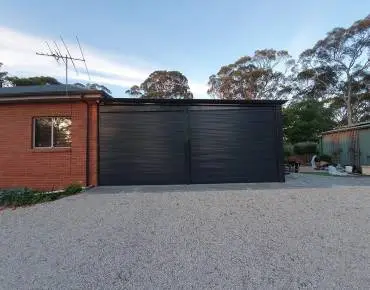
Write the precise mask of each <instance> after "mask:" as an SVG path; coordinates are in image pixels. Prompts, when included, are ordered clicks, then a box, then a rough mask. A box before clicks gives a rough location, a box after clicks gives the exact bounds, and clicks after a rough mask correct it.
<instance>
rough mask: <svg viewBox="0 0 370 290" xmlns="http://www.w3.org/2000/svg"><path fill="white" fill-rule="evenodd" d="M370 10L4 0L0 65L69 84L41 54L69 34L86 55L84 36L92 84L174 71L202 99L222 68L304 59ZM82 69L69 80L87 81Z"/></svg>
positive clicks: (120, 86)
mask: <svg viewBox="0 0 370 290" xmlns="http://www.w3.org/2000/svg"><path fill="white" fill-rule="evenodd" d="M369 13H370V2H369V1H365V0H356V1H340V0H337V1H334V0H326V1H325V0H321V1H319V0H312V1H293V0H291V1H283V0H281V1H273V0H270V1H267V0H264V1H263V0H262V1H247V0H229V1H226V0H224V1H217V0H213V1H211V0H198V1H195V0H187V1H185V0H184V1H180V0H178V1H170V0H167V1H165V0H156V1H149V0H146V1H144V0H142V1H140V0H137V1H131V0H130V1H129V0H125V1H91V0H90V1H85V0H81V1H76V0H75V1H70V0H64V1H42V0H39V1H37V0H35V1H28V0H27V1H26V0H23V1H22V0H18V1H11V0H2V1H1V17H0V36H1V41H0V62H3V63H4V65H5V69H6V70H7V71H9V72H10V73H11V74H19V75H45V74H48V75H53V76H55V77H57V78H59V79H60V80H62V81H63V77H62V76H63V68H61V67H58V66H57V64H55V63H54V62H53V61H52V60H45V59H42V58H41V57H37V56H36V55H35V52H36V51H47V47H46V44H45V43H44V41H45V40H47V41H48V42H52V40H58V39H59V35H63V37H64V38H65V40H66V41H67V42H68V45H70V46H71V50H72V51H73V54H76V55H77V56H79V52H78V50H77V47H76V46H75V40H74V36H75V35H78V36H79V38H80V40H81V42H82V43H83V47H84V50H85V53H86V58H87V61H88V66H89V68H90V70H91V71H92V74H91V75H92V81H96V82H100V83H103V84H106V85H107V86H108V87H109V88H111V89H112V91H113V94H114V96H117V97H123V96H124V91H125V88H126V87H128V86H130V85H133V84H135V83H137V84H139V83H140V82H141V81H142V80H144V79H145V77H146V76H147V75H148V74H149V73H150V72H151V71H153V70H155V69H168V70H179V71H181V72H182V73H184V74H185V75H186V77H187V78H188V79H189V81H190V85H191V89H192V90H193V92H194V94H195V97H206V89H207V86H206V84H207V80H208V77H209V76H210V75H211V74H212V73H216V72H217V71H218V69H219V68H220V66H222V65H224V64H228V63H231V62H233V61H235V60H236V59H237V58H239V57H240V56H243V55H248V54H252V53H253V52H254V51H255V50H256V49H263V48H274V49H287V50H288V51H289V52H290V53H291V54H292V55H293V56H297V55H298V54H299V53H300V52H301V51H302V50H304V49H305V48H309V47H310V46H312V45H313V44H314V43H315V42H316V41H317V40H318V39H320V38H322V37H323V36H325V33H326V32H328V31H329V30H331V29H332V28H334V27H336V26H348V25H350V24H352V23H353V22H354V21H355V20H358V19H360V18H363V17H365V16H366V15H367V14H369ZM4 39H5V40H4ZM79 70H80V74H79V75H75V74H74V73H73V72H71V80H70V82H73V81H74V80H76V81H81V82H86V81H88V79H87V76H86V75H85V74H84V72H83V69H82V67H81V68H80V69H79Z"/></svg>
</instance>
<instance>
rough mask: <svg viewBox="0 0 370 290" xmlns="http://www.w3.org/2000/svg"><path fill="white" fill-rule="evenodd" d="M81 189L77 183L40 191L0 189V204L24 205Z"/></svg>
mask: <svg viewBox="0 0 370 290" xmlns="http://www.w3.org/2000/svg"><path fill="white" fill-rule="evenodd" d="M81 191H82V186H81V185H80V184H78V183H73V184H71V185H69V186H68V187H67V188H66V189H65V190H63V191H56V192H49V193H47V192H40V191H36V190H32V189H29V188H15V189H3V190H1V189H0V206H5V207H7V206H24V205H31V204H36V203H42V202H48V201H53V200H57V199H59V198H62V197H64V196H69V195H73V194H76V193H79V192H81Z"/></svg>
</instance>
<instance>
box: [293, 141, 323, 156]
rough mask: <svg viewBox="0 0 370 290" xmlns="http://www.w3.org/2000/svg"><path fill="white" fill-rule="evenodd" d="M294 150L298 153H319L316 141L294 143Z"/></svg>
mask: <svg viewBox="0 0 370 290" xmlns="http://www.w3.org/2000/svg"><path fill="white" fill-rule="evenodd" d="M293 151H294V153H295V154H297V155H303V154H315V153H317V143H316V142H299V143H296V144H294V145H293Z"/></svg>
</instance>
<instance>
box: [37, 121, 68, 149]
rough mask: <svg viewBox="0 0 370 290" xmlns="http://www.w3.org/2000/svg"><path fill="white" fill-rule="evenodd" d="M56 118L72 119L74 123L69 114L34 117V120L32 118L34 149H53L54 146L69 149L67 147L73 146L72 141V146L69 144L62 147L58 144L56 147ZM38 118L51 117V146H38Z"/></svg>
mask: <svg viewBox="0 0 370 290" xmlns="http://www.w3.org/2000/svg"><path fill="white" fill-rule="evenodd" d="M56 118H65V119H69V120H71V123H72V118H71V117H69V116H57V117H33V120H32V132H33V134H32V135H33V137H32V148H34V149H41V150H42V149H52V148H57V149H59V148H60V149H67V148H71V147H72V143H71V145H70V146H67V147H65V146H64V147H61V146H58V147H55V146H54V122H55V119H56ZM38 119H51V128H50V130H51V137H50V138H51V142H50V144H51V146H49V147H39V146H36V120H38Z"/></svg>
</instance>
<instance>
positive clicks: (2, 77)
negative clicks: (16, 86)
mask: <svg viewBox="0 0 370 290" xmlns="http://www.w3.org/2000/svg"><path fill="white" fill-rule="evenodd" d="M2 66H3V63H1V62H0V88H2V87H3V86H4V84H5V83H6V79H7V75H8V73H7V72H6V71H2V70H1V68H2Z"/></svg>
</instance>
